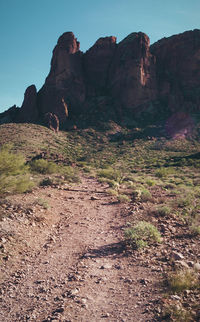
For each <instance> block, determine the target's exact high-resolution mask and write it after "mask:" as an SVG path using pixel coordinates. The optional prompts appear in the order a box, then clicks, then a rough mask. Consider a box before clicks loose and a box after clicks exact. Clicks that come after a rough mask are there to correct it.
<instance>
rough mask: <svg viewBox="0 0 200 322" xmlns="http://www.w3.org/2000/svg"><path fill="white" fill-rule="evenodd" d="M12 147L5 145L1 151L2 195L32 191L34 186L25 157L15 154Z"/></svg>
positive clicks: (0, 187)
mask: <svg viewBox="0 0 200 322" xmlns="http://www.w3.org/2000/svg"><path fill="white" fill-rule="evenodd" d="M10 149H11V147H10V146H3V147H2V148H1V151H0V196H2V195H5V194H10V193H23V192H26V191H30V190H31V189H32V188H33V186H34V183H33V181H31V178H30V175H29V174H28V167H27V166H26V165H25V159H24V157H23V156H22V155H20V154H13V153H12V152H11V151H10Z"/></svg>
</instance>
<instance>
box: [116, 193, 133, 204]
mask: <svg viewBox="0 0 200 322" xmlns="http://www.w3.org/2000/svg"><path fill="white" fill-rule="evenodd" d="M117 199H118V201H119V202H122V203H123V202H124V203H125V202H131V199H130V198H129V197H128V196H127V195H124V194H119V195H118V196H117Z"/></svg>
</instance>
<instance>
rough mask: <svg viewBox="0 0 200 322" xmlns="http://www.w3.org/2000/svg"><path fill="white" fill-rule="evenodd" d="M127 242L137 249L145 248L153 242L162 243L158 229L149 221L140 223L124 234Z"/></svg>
mask: <svg viewBox="0 0 200 322" xmlns="http://www.w3.org/2000/svg"><path fill="white" fill-rule="evenodd" d="M124 235H125V238H126V240H127V241H128V242H129V243H130V244H131V245H132V246H134V247H135V248H143V247H146V246H148V245H149V244H150V243H153V242H161V235H160V233H159V231H158V230H157V228H156V227H155V226H154V225H152V224H151V223H149V222H147V221H139V222H138V223H137V224H135V225H134V226H133V227H131V228H127V229H126V230H125V232H124Z"/></svg>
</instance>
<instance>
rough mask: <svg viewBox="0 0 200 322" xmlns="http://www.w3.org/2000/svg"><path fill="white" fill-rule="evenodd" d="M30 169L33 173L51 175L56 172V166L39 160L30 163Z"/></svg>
mask: <svg viewBox="0 0 200 322" xmlns="http://www.w3.org/2000/svg"><path fill="white" fill-rule="evenodd" d="M30 169H31V171H32V172H34V173H41V174H52V173H56V172H58V166H57V165H56V164H55V163H53V162H49V161H48V160H44V159H39V160H34V161H32V162H30Z"/></svg>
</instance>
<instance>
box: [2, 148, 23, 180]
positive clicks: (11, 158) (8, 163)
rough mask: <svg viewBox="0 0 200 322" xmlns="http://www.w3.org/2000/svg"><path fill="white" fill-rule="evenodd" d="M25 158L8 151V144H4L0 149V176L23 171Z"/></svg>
mask: <svg viewBox="0 0 200 322" xmlns="http://www.w3.org/2000/svg"><path fill="white" fill-rule="evenodd" d="M25 170H26V166H25V159H24V157H23V156H22V155H20V154H13V153H11V152H10V148H9V147H8V146H4V147H2V148H1V151H0V176H2V175H3V176H10V175H12V176H13V175H17V174H21V173H22V172H25Z"/></svg>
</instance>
